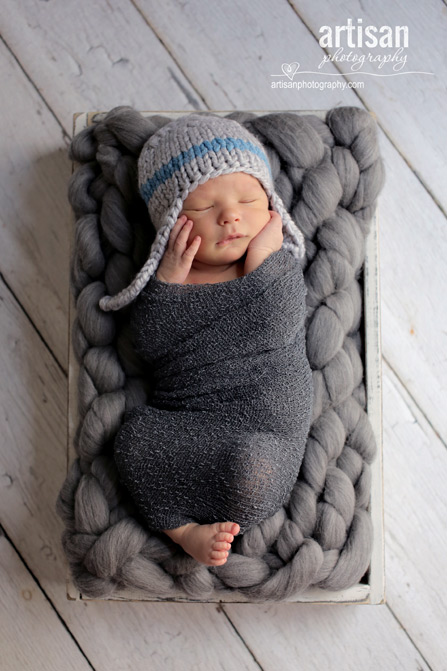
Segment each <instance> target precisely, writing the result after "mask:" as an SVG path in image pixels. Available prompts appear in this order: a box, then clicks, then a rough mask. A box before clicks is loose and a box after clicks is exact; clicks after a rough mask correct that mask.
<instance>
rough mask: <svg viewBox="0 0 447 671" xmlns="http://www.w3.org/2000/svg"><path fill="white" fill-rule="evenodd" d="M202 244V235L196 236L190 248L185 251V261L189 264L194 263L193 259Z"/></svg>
mask: <svg viewBox="0 0 447 671" xmlns="http://www.w3.org/2000/svg"><path fill="white" fill-rule="evenodd" d="M201 242H202V238H201V237H200V235H196V237H195V238H194V240H193V241H192V242H191V244H190V245H189V247H188V248H187V249H186V250H185V251H184V253H183V259H185V260H186V261H187V262H188V263H189V264H191V263H192V262H193V259H194V257H195V255H196V254H197V250H198V249H199V247H200V243H201Z"/></svg>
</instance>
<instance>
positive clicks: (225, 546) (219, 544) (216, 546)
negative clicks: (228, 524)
mask: <svg viewBox="0 0 447 671" xmlns="http://www.w3.org/2000/svg"><path fill="white" fill-rule="evenodd" d="M230 548H231V543H229V542H228V541H226V540H223V541H215V542H214V543H213V550H229V549H230Z"/></svg>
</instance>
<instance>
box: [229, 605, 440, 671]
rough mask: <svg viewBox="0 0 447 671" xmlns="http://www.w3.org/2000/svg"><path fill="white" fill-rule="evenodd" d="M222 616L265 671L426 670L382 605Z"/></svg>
mask: <svg viewBox="0 0 447 671" xmlns="http://www.w3.org/2000/svg"><path fill="white" fill-rule="evenodd" d="M225 611H226V612H227V613H228V616H229V617H230V619H231V621H232V622H233V623H234V625H235V626H236V627H237V628H238V630H239V631H240V632H241V634H242V635H243V637H244V639H245V640H246V642H247V644H248V645H249V646H250V647H251V648H252V649H253V650H255V651H256V657H257V659H258V661H259V664H260V665H261V666H262V668H263V669H264V671H278V669H281V671H296V669H300V670H301V669H302V670H303V671H304V670H305V671H313V670H314V669H327V670H328V671H339V670H340V669H343V671H359V669H361V671H377V669H386V670H388V669H389V670H390V671H391V670H392V671H422V670H424V671H429V669H430V667H429V666H428V665H427V664H426V662H425V661H424V659H423V657H422V656H421V655H420V654H419V653H418V651H417V650H416V649H415V647H414V645H413V644H412V642H411V640H410V639H409V638H408V636H407V635H406V633H405V631H403V630H402V628H401V627H400V625H399V623H398V622H396V620H395V619H394V617H393V615H392V613H391V612H390V610H389V608H387V606H385V605H381V606H371V607H368V606H318V605H308V606H304V605H301V604H299V605H298V604H277V605H271V604H269V605H266V606H257V605H253V604H239V605H237V606H236V605H234V606H228V605H226V606H225ZM438 668H439V669H441V667H438Z"/></svg>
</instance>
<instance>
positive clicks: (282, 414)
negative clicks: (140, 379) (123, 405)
mask: <svg viewBox="0 0 447 671" xmlns="http://www.w3.org/2000/svg"><path fill="white" fill-rule="evenodd" d="M138 167H139V183H140V191H141V194H142V196H143V198H144V199H145V201H146V203H147V204H148V209H149V214H150V216H151V220H152V222H153V224H154V225H155V227H156V229H157V235H156V238H155V241H154V243H153V245H152V248H151V251H150V255H149V258H148V260H147V262H146V263H145V265H144V267H143V268H142V269H141V271H140V272H139V273H138V274H137V275H136V277H135V279H134V280H133V282H132V283H131V285H130V286H129V287H127V288H126V289H124V290H123V291H122V292H120V293H119V294H118V295H117V296H114V297H109V296H106V297H104V298H103V299H101V301H100V306H101V308H102V309H104V310H116V309H119V308H121V307H123V306H124V305H127V304H129V303H130V302H132V301H134V300H135V302H134V304H133V306H132V310H131V328H132V334H133V343H134V346H135V349H136V350H137V352H138V353H139V354H140V355H141V356H142V357H143V358H144V359H145V361H147V362H148V363H149V364H150V366H151V371H152V372H153V388H152V390H151V394H150V398H149V399H148V404H147V405H144V406H137V407H135V408H133V409H132V410H130V411H128V412H126V413H125V415H124V421H123V423H122V425H121V428H120V430H119V432H118V434H117V436H116V439H115V445H114V452H115V461H116V464H117V468H118V471H119V473H120V477H121V479H122V480H123V482H124V483H125V485H126V487H127V488H128V490H129V492H130V494H131V496H132V498H133V500H134V501H135V504H136V505H137V507H138V509H139V510H140V512H141V514H142V515H143V517H144V519H145V521H146V523H147V526H148V527H149V528H150V529H153V530H157V531H163V532H164V533H166V534H167V535H168V536H169V537H170V538H171V539H172V540H174V541H175V542H176V543H178V544H179V545H180V546H182V548H183V549H184V550H185V551H186V552H187V553H189V554H190V555H191V556H192V557H194V558H195V559H196V560H197V561H199V562H202V563H204V564H206V565H209V566H219V565H221V564H223V563H225V562H226V561H227V557H228V553H229V550H230V549H231V543H232V541H233V540H234V537H235V536H236V535H237V534H238V533H243V532H244V531H246V530H247V529H248V528H250V527H251V526H252V525H254V524H257V523H259V522H261V521H262V520H263V519H266V518H267V517H269V516H271V515H273V514H274V513H275V512H276V511H277V510H278V509H279V508H280V507H281V506H283V505H285V504H286V503H287V500H288V497H289V496H290V493H291V490H292V488H293V485H294V483H295V481H296V478H297V475H298V471H299V468H300V465H301V461H302V457H303V452H304V447H305V443H306V438H307V433H308V430H309V425H310V417H311V402H312V392H313V390H312V377H311V371H310V368H309V364H308V361H307V358H306V352H305V329H304V321H305V315H306V305H305V296H306V291H305V286H304V280H303V274H302V270H301V263H300V259H301V258H302V257H303V254H304V246H303V238H302V234H301V233H300V231H299V230H298V228H297V227H296V225H295V224H294V222H293V221H292V220H291V218H290V216H289V215H288V213H287V212H286V210H285V208H284V205H283V203H282V201H281V200H280V198H279V197H278V195H277V194H276V193H275V191H274V188H273V181H272V176H271V171H270V165H269V162H268V159H267V156H266V153H265V151H264V148H263V147H262V145H261V144H260V143H259V141H258V140H257V139H256V138H255V136H254V135H252V134H251V133H249V132H248V131H247V130H246V129H245V128H244V127H243V126H241V125H240V124H238V123H237V122H235V121H232V120H230V119H226V118H221V117H215V116H210V115H198V114H194V115H190V116H188V117H182V118H181V119H178V120H176V121H173V122H171V123H169V124H167V125H165V126H163V127H162V128H161V129H160V130H159V131H158V132H157V133H155V134H154V135H153V136H152V137H151V138H150V139H149V140H148V142H147V143H146V144H145V145H144V147H143V150H142V152H141V155H140V158H139V166H138Z"/></svg>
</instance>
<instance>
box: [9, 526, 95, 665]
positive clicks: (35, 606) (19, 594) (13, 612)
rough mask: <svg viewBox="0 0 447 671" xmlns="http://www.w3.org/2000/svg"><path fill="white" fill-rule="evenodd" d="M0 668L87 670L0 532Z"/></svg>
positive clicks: (21, 563)
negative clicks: (0, 595)
mask: <svg viewBox="0 0 447 671" xmlns="http://www.w3.org/2000/svg"><path fill="white" fill-rule="evenodd" d="M0 583H1V585H2V598H1V599H0V622H1V625H0V649H1V668H2V671H18V670H22V669H32V671H48V670H49V669H64V671H71V670H73V671H87V670H91V668H92V667H91V665H90V664H89V663H88V661H87V660H86V658H85V657H84V655H83V654H82V652H81V651H80V650H79V647H78V646H77V645H76V643H75V641H73V639H72V637H71V635H70V632H69V631H67V628H66V627H65V626H64V624H63V622H61V620H60V619H59V617H58V616H57V613H55V611H54V609H53V608H52V606H51V604H50V603H49V602H48V600H47V599H46V598H45V595H44V594H43V593H42V590H41V589H40V587H39V585H38V584H37V583H36V581H35V580H34V579H33V577H32V575H31V574H30V573H29V571H28V570H27V569H26V567H25V566H24V564H23V562H22V561H21V559H20V557H19V555H18V554H17V553H16V552H15V550H14V548H13V547H12V545H11V543H9V542H8V540H7V539H6V538H5V536H3V535H2V534H1V533H0Z"/></svg>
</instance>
